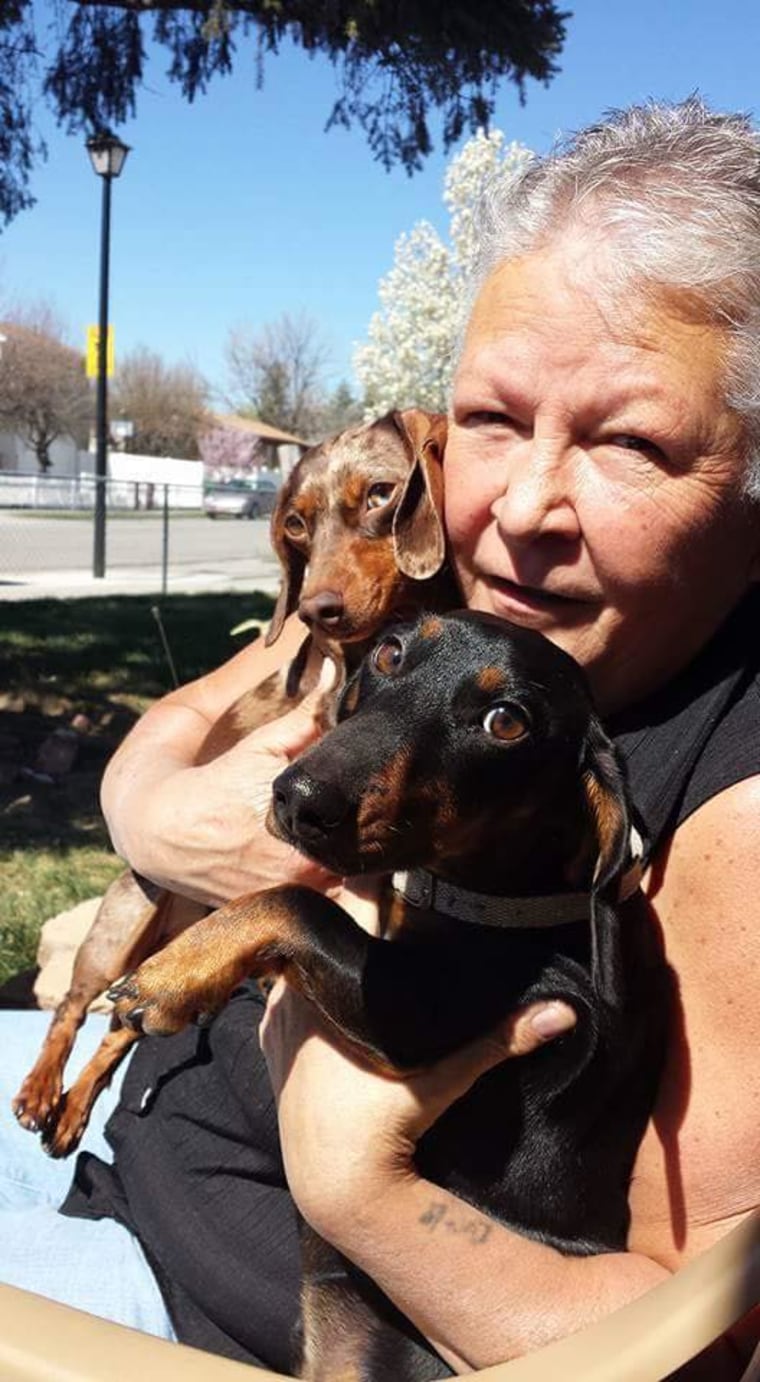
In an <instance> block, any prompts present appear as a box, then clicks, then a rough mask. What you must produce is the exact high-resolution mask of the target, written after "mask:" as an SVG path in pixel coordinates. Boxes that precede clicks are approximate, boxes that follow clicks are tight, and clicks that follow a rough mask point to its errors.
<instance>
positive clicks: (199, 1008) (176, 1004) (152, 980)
mask: <svg viewBox="0 0 760 1382" xmlns="http://www.w3.org/2000/svg"><path fill="white" fill-rule="evenodd" d="M108 997H109V998H110V999H111V1001H112V1003H113V1005H114V1013H115V1015H116V1017H117V1019H118V1021H119V1022H120V1023H121V1025H122V1027H131V1028H132V1030H133V1031H134V1032H137V1033H139V1035H141V1036H173V1035H174V1033H175V1032H180V1031H182V1029H183V1028H184V1027H187V1026H189V1025H190V1023H192V1022H196V1023H200V1024H201V1025H203V1024H205V1023H207V1022H210V1021H211V1020H212V1018H213V1017H214V1012H215V1007H213V1008H212V1007H209V1004H208V1003H207V1002H205V1001H204V997H203V995H199V994H197V993H194V992H188V990H187V988H184V989H177V988H176V987H175V986H174V985H170V984H167V983H166V981H165V979H164V978H163V977H162V973H161V967H160V966H158V965H153V966H152V965H151V961H150V960H147V961H146V962H145V964H143V965H141V966H140V968H139V969H136V970H135V971H134V972H133V973H132V974H127V975H126V976H125V978H123V979H120V980H119V982H118V983H117V984H114V985H112V987H111V988H110V989H109V990H108Z"/></svg>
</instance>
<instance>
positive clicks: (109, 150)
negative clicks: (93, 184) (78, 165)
mask: <svg viewBox="0 0 760 1382" xmlns="http://www.w3.org/2000/svg"><path fill="white" fill-rule="evenodd" d="M87 152H88V154H89V155H90V162H91V163H92V166H93V170H94V171H95V172H96V173H97V174H98V176H99V177H101V178H117V177H118V176H119V173H120V172H121V170H122V168H123V167H124V163H125V161H126V157H127V154H128V153H129V145H128V144H122V142H121V140H120V139H119V138H118V137H117V135H115V134H111V133H110V131H109V130H103V131H101V133H100V134H93V135H91V136H90V138H89V139H88V140H87Z"/></svg>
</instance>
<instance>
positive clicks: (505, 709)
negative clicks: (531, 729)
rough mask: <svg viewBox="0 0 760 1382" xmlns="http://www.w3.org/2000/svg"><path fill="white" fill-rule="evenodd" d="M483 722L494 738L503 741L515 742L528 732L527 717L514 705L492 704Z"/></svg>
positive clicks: (487, 731)
mask: <svg viewBox="0 0 760 1382" xmlns="http://www.w3.org/2000/svg"><path fill="white" fill-rule="evenodd" d="M481 724H482V726H483V728H484V730H485V732H486V734H490V736H491V738H492V739H500V740H501V741H502V743H513V742H514V741H515V740H516V739H522V738H523V736H524V735H525V734H527V733H528V726H527V723H526V720H525V717H524V716H523V715H522V714H521V713H520V711H519V710H518V709H517V707H516V706H514V705H492V706H491V708H490V710H487V711H486V713H485V715H484V716H483V719H482V720H481Z"/></svg>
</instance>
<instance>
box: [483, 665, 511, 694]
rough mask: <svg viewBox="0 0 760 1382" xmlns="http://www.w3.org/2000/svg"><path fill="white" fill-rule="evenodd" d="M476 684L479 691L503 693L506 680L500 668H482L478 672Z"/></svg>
mask: <svg viewBox="0 0 760 1382" xmlns="http://www.w3.org/2000/svg"><path fill="white" fill-rule="evenodd" d="M477 683H478V687H479V689H480V690H481V691H503V690H504V688H505V687H506V684H507V679H506V677H505V675H504V673H503V671H502V669H501V667H483V668H481V670H480V671H479V672H478V675H477Z"/></svg>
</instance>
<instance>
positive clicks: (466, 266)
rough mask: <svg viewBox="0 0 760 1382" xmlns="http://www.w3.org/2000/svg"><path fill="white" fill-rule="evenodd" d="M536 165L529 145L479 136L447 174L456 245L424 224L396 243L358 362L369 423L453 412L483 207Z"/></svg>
mask: <svg viewBox="0 0 760 1382" xmlns="http://www.w3.org/2000/svg"><path fill="white" fill-rule="evenodd" d="M532 157H533V155H532V153H531V151H530V150H529V149H527V148H526V147H525V146H524V145H523V144H518V143H515V142H512V143H507V142H506V138H505V136H504V134H503V133H502V131H501V130H491V132H490V133H489V134H485V133H484V132H483V131H482V130H479V131H478V133H477V134H476V135H475V136H474V137H473V138H472V139H469V140H468V141H467V143H466V144H465V145H464V146H463V147H462V149H461V150H460V152H459V153H458V154H457V155H456V157H455V158H453V159H452V160H451V163H450V164H449V166H448V168H447V170H446V175H445V178H444V186H443V201H444V204H445V206H446V209H447V211H448V212H449V232H448V239H447V240H446V241H444V240H443V239H442V238H441V236H440V235H439V234H438V231H437V230H436V229H435V227H434V226H432V225H431V224H430V223H429V221H418V222H417V224H416V225H415V226H414V227H413V229H412V230H411V231H409V233H408V234H404V235H401V236H400V237H399V239H398V240H397V241H396V247H395V257H394V263H393V268H392V269H391V270H390V271H389V272H388V273H387V274H386V275H385V277H384V278H382V279H381V281H380V285H379V288H378V296H379V298H380V309H379V311H377V312H376V313H375V314H374V316H373V317H372V320H371V321H370V324H369V330H368V333H367V334H368V340H367V342H366V344H364V345H360V346H358V347H357V349H356V351H355V354H354V361H353V364H354V371H355V373H356V375H357V378H358V379H359V382H360V384H361V386H362V388H363V390H364V398H365V407H366V416H367V417H368V418H372V417H377V416H379V415H380V414H381V413H385V412H388V411H389V410H390V409H391V408H408V407H413V406H417V407H420V408H429V409H431V410H432V411H434V412H437V411H440V412H443V411H445V409H446V407H447V405H448V398H449V390H450V387H451V375H452V370H453V363H454V347H455V343H456V339H457V335H458V331H459V325H460V313H461V311H462V305H463V302H464V297H465V294H464V287H465V284H466V282H467V279H468V277H469V273H470V270H471V267H472V264H473V260H474V257H475V252H476V244H475V212H476V208H477V205H478V202H479V201H480V198H481V196H482V195H483V192H484V190H485V188H486V186H488V185H489V184H490V183H491V181H492V179H494V178H498V179H501V178H505V179H512V178H514V177H516V176H518V174H520V173H521V172H522V171H523V169H524V168H525V167H526V166H527V164H528V162H529V161H530V159H531V158H532Z"/></svg>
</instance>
